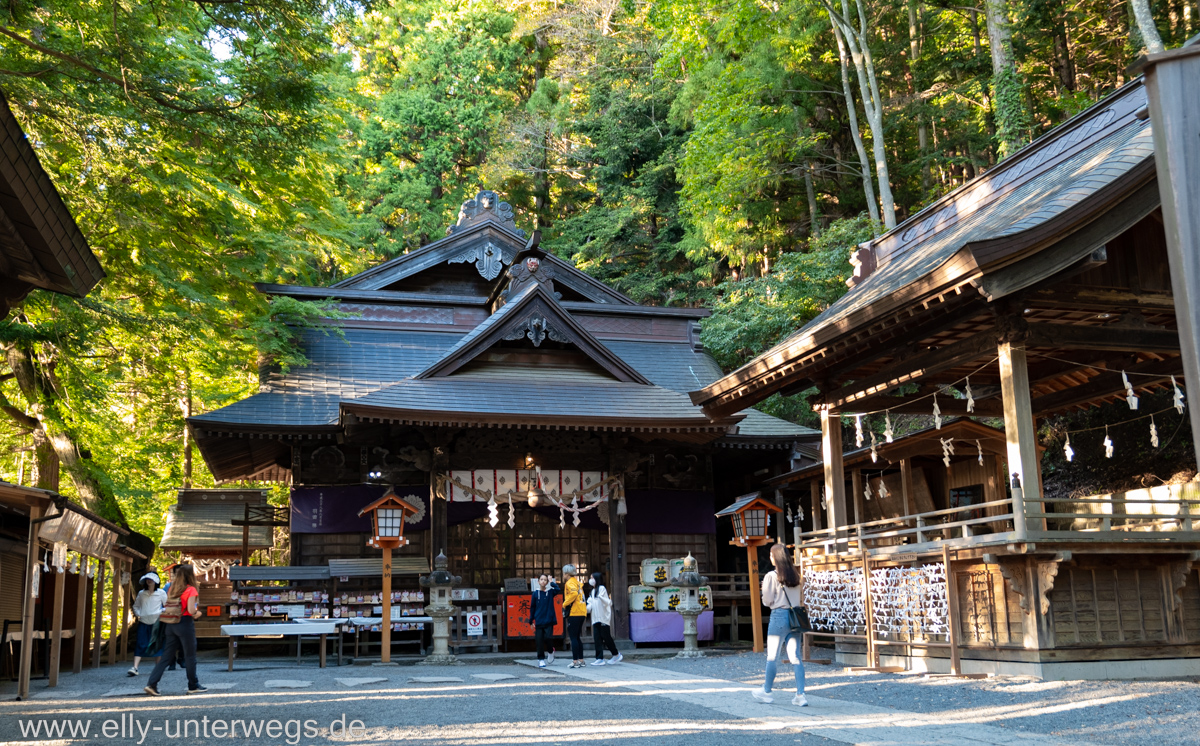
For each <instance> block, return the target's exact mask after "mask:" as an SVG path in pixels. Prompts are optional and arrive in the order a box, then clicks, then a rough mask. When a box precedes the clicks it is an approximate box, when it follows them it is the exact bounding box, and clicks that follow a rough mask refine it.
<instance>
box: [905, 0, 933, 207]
mask: <svg viewBox="0 0 1200 746" xmlns="http://www.w3.org/2000/svg"><path fill="white" fill-rule="evenodd" d="M917 2H918V0H908V71H909V75H910V76H911V79H912V85H913V88H914V89H919V88H921V87H922V86H921V83H920V81H919V80H917V59H918V58H919V57H920V56H921V24H920V23H919V22H918V19H919V16H920V13H919V8H918V6H917ZM914 93H915V91H914ZM922 103H924V100H923V99H922ZM917 146H918V147H919V148H920V149H921V198H922V200H923V199H924V198H925V197H926V196H927V195H928V193H929V186H930V183H929V181H930V180H929V161H928V158H929V124H928V123H927V122H926V121H925V115H924V114H923V113H921V114H918V116H917Z"/></svg>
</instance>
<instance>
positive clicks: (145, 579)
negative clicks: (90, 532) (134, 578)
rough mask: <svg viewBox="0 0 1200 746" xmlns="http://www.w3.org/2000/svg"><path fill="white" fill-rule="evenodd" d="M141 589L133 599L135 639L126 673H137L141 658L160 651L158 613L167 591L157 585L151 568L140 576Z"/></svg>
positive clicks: (157, 582)
mask: <svg viewBox="0 0 1200 746" xmlns="http://www.w3.org/2000/svg"><path fill="white" fill-rule="evenodd" d="M141 583H142V590H140V591H138V594H137V598H136V599H134V601H133V615H134V616H135V617H137V639H136V640H135V641H134V644H133V668H131V669H129V671H128V675H130V676H137V675H138V664H139V663H141V661H142V658H157V657H158V655H159V653H161V652H162V634H161V633H162V627H161V626H160V625H159V623H158V615H159V614H160V613H162V610H163V606H164V605H165V604H166V603H167V592H166V591H164V590H163V589H162V588H160V587H159V580H158V573H156V572H154V571H153V570H151V571H150V572H148V573H146V574H145V575H143V576H142V580H141Z"/></svg>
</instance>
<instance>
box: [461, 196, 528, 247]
mask: <svg viewBox="0 0 1200 746" xmlns="http://www.w3.org/2000/svg"><path fill="white" fill-rule="evenodd" d="M488 220H491V221H494V222H496V223H499V224H500V225H502V226H504V227H505V228H507V229H509V230H510V231H512V232H513V233H515V234H517V235H518V236H520V237H521V238H525V231H523V230H521V229H520V228H518V227H517V222H516V219H515V218H514V217H513V209H512V205H510V204H508V203H507V202H503V201H501V199H500V195H499V194H496V193H495V192H493V191H492V190H491V189H481V190H480V191H479V193H478V194H476V195H475V196H474V197H473V198H472V199H469V200H467V201H466V202H463V203H462V207H461V208H459V210H458V222H456V223H455V224H454V225H452V226H450V227H448V228H446V235H447V236H451V235H454V234H455V233H460V232H462V231H464V230H466V229H467V228H470V227H473V226H476V225H479V224H480V223H483V222H486V221H488Z"/></svg>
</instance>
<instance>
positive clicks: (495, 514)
mask: <svg viewBox="0 0 1200 746" xmlns="http://www.w3.org/2000/svg"><path fill="white" fill-rule="evenodd" d="M499 522H500V506H499V505H497V504H496V496H495V495H492V496H490V497H488V523H489V524H490V525H491V527H492V528H495V527H496V524H497V523H499Z"/></svg>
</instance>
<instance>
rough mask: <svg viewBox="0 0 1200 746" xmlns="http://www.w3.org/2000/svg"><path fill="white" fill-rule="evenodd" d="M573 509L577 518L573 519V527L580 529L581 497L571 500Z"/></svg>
mask: <svg viewBox="0 0 1200 746" xmlns="http://www.w3.org/2000/svg"><path fill="white" fill-rule="evenodd" d="M571 509H572V510H573V511H574V513H575V517H574V518H572V519H571V525H572V526H574V527H575V528H579V497H578V496H576V497H575V498H573V499H572V500H571Z"/></svg>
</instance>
